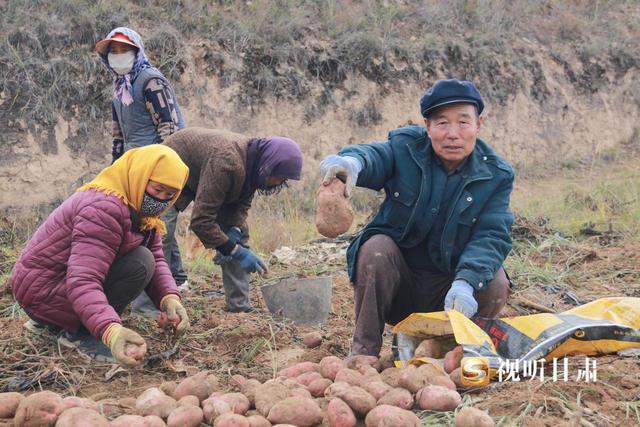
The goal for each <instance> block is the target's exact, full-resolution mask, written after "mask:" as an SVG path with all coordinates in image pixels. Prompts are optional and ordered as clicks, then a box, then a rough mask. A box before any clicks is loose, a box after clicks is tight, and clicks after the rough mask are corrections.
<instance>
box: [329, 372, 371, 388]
mask: <svg viewBox="0 0 640 427" xmlns="http://www.w3.org/2000/svg"><path fill="white" fill-rule="evenodd" d="M334 381H335V382H345V383H347V384H351V385H355V386H358V387H360V386H361V385H362V384H364V382H365V377H364V375H362V374H361V373H360V372H358V371H356V370H354V369H349V368H342V369H340V370H339V371H338V373H337V374H336V379H335V380H334Z"/></svg>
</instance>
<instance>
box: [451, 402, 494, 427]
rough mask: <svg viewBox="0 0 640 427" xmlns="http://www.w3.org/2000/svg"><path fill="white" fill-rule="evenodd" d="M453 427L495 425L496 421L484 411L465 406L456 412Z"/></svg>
mask: <svg viewBox="0 0 640 427" xmlns="http://www.w3.org/2000/svg"><path fill="white" fill-rule="evenodd" d="M454 423H455V427H495V425H496V422H495V421H493V418H491V417H490V416H489V414H487V413H486V412H484V411H481V410H480V409H478V408H473V407H471V406H465V407H463V408H461V409H460V412H458V413H457V414H456V418H455V421H454Z"/></svg>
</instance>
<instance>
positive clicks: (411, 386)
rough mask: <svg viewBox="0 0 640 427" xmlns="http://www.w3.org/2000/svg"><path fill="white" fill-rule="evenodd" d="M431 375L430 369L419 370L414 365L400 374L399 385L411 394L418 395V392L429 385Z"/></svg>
mask: <svg viewBox="0 0 640 427" xmlns="http://www.w3.org/2000/svg"><path fill="white" fill-rule="evenodd" d="M431 375H432V372H431V371H430V370H428V369H418V368H417V367H415V366H414V365H409V366H407V367H406V368H404V369H402V371H401V372H400V378H399V379H398V385H399V386H400V387H403V388H406V389H407V390H409V391H410V392H411V393H417V392H418V390H420V389H421V388H423V387H424V386H426V385H428V384H429V378H430V376H431Z"/></svg>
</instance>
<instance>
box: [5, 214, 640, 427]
mask: <svg viewBox="0 0 640 427" xmlns="http://www.w3.org/2000/svg"><path fill="white" fill-rule="evenodd" d="M514 231H515V233H516V235H519V236H520V238H522V237H523V236H529V237H530V236H531V235H535V234H538V235H539V234H540V233H545V232H548V230H544V229H543V227H540V226H537V225H536V224H531V223H522V222H521V223H520V224H519V225H517V226H516V227H515V229H514ZM516 237H517V236H516ZM601 237H602V236H600V237H594V238H593V239H592V240H588V241H587V242H586V243H584V244H583V245H581V246H579V247H578V246H568V247H566V248H564V249H562V250H556V251H554V253H553V254H546V255H545V256H543V255H542V254H541V256H540V259H537V260H536V259H532V260H531V262H534V263H540V264H544V263H549V262H551V263H553V264H554V265H572V266H573V268H574V269H575V270H576V271H577V272H578V274H577V277H581V278H584V280H581V281H580V283H576V284H575V286H574V287H572V288H571V289H568V288H566V289H559V288H558V287H554V286H549V285H545V284H544V283H536V282H535V279H532V278H530V277H525V276H524V275H519V274H518V271H512V276H513V277H512V279H513V281H514V282H515V284H516V287H515V292H514V294H513V295H512V298H511V300H510V302H509V303H508V306H507V307H506V309H505V312H504V315H505V316H514V315H524V314H532V313H536V312H539V311H541V310H545V308H548V309H549V310H551V311H563V310H566V309H569V308H571V307H574V306H576V305H579V304H580V303H584V302H589V301H592V300H594V299H597V298H599V297H604V296H612V295H615V296H623V295H627V296H635V297H639V296H640V285H638V276H639V275H640V271H638V270H637V269H636V266H637V265H638V261H639V259H638V258H640V255H639V254H640V248H639V247H636V246H622V245H617V244H616V242H615V241H613V242H611V241H609V240H606V239H605V240H603V239H602V238H601ZM345 248H346V241H338V242H332V243H329V242H314V243H311V244H309V245H307V246H305V247H301V248H295V249H291V250H288V249H286V248H285V249H283V250H280V251H277V252H276V254H275V255H274V256H273V257H272V259H271V260H270V262H271V264H270V266H271V273H270V278H269V279H268V280H267V281H269V282H270V281H276V280H278V279H279V278H282V277H290V276H316V275H327V274H330V275H331V277H332V279H333V289H332V290H333V293H332V304H331V310H330V313H329V317H328V320H327V322H326V323H325V324H324V326H322V327H321V328H320V331H321V333H322V335H323V342H322V344H321V345H320V347H318V348H315V349H311V350H310V349H306V348H305V346H304V345H303V344H302V336H303V334H304V333H306V332H309V331H311V330H312V328H308V327H298V326H295V325H293V324H292V323H291V322H289V321H286V320H284V319H282V318H277V317H272V316H271V315H270V314H269V312H268V310H267V308H266V306H265V303H264V301H263V299H262V297H261V295H260V291H259V289H258V286H253V287H252V291H251V297H252V301H253V303H254V305H255V306H256V307H257V308H258V309H259V310H260V312H259V313H251V314H245V313H243V314H230V313H226V312H225V311H223V307H224V297H223V295H222V292H221V290H222V283H221V278H220V277H219V275H217V274H214V275H213V277H211V275H210V274H209V275H205V274H202V273H200V272H198V271H196V270H194V271H192V272H190V273H191V276H190V283H191V286H190V291H189V292H188V293H186V294H185V296H184V299H185V301H186V303H185V305H186V306H187V308H188V311H189V314H190V316H191V330H190V331H189V333H188V334H187V335H186V336H184V337H182V338H180V339H176V338H175V337H173V336H171V335H168V334H166V333H164V332H163V331H161V330H159V329H158V328H157V327H156V326H155V322H154V321H152V320H148V319H145V318H142V317H132V316H129V315H126V316H125V317H124V323H125V325H126V326H129V327H132V328H134V329H136V330H138V331H139V332H140V333H141V334H142V335H143V336H144V337H145V339H146V340H147V343H148V346H149V352H148V355H149V357H148V359H147V361H146V363H145V365H144V367H142V368H140V369H137V370H132V371H124V370H117V369H115V367H114V366H113V365H111V364H105V363H96V362H90V361H88V360H85V359H84V358H83V357H82V356H80V355H79V354H78V353H76V352H75V351H74V350H69V349H66V348H61V347H60V346H59V345H58V344H57V343H56V342H55V340H54V339H52V338H51V337H39V336H34V335H32V334H29V333H27V332H26V331H25V330H24V329H23V327H22V323H23V322H24V321H25V320H26V319H27V318H26V317H25V316H15V317H13V318H9V316H6V310H7V309H5V316H3V317H2V320H1V321H0V351H1V354H2V356H1V358H2V365H1V366H0V387H2V389H3V391H10V390H23V391H28V390H32V389H46V390H54V391H56V392H59V393H61V394H63V395H78V396H83V397H91V398H93V399H96V400H98V399H103V398H108V397H123V396H137V395H138V394H139V393H140V392H142V391H143V390H144V389H146V388H148V387H150V386H153V385H159V384H160V383H162V382H163V381H170V380H178V379H180V378H183V377H185V376H187V375H191V374H193V373H196V372H198V371H202V370H209V371H212V372H213V373H215V374H216V375H217V376H218V377H219V378H220V379H221V382H222V383H223V384H228V381H229V379H230V377H231V375H233V374H238V373H239V374H243V375H245V376H247V377H253V378H256V379H259V380H260V381H264V380H267V379H269V378H271V377H272V376H273V375H274V373H275V372H277V371H279V370H280V369H282V368H284V367H286V366H288V365H291V364H293V363H294V362H298V361H314V362H317V361H319V360H320V359H321V358H322V357H324V356H327V355H337V356H339V357H345V356H346V355H347V354H348V352H349V342H350V338H351V332H352V327H353V295H352V291H351V288H350V285H349V283H348V280H347V277H346V273H345V272H344V264H343V263H344V250H345ZM293 255H297V256H295V257H294V256H293ZM549 255H550V256H549ZM296 260H297V261H296ZM590 272H599V273H597V274H592V273H590ZM582 273H584V274H582ZM263 282H264V280H263ZM521 284H526V285H521ZM255 285H257V283H255ZM0 304H1V305H0V306H1V307H10V306H11V296H10V295H9V293H8V291H6V292H5V293H4V294H3V295H2V299H1V300H0ZM383 351H384V352H389V351H390V334H386V336H385V345H384V349H383ZM583 361H584V358H583V357H580V356H575V357H572V358H571V359H570V371H571V372H572V378H570V379H569V381H567V382H563V381H558V382H553V381H552V380H551V378H547V379H546V380H545V381H543V382H541V381H539V380H534V381H521V382H492V384H491V385H490V386H489V387H488V388H486V389H484V390H482V391H481V392H476V393H472V394H469V395H468V396H467V397H465V399H464V400H463V402H466V403H467V404H471V403H472V404H473V405H474V406H476V407H479V408H481V409H486V410H488V411H489V413H490V414H491V416H493V417H494V419H496V421H497V422H498V425H526V426H557V425H575V426H579V425H582V426H601V425H602V426H604V425H607V426H609V425H612V426H619V425H638V424H640V407H639V405H638V403H637V402H638V400H639V399H640V363H639V359H638V357H637V356H636V357H622V356H618V355H607V356H602V357H599V358H597V380H596V381H595V382H589V383H585V382H583V381H576V380H575V378H573V374H574V373H575V372H576V370H577V369H578V367H579V366H580V363H583ZM634 401H635V403H626V402H634ZM420 415H421V416H422V417H423V420H424V423H425V425H442V424H447V423H449V422H451V421H452V419H453V418H452V417H449V418H447V417H444V418H443V417H442V416H437V417H436V416H435V415H433V414H429V413H424V412H423V413H421V414H420Z"/></svg>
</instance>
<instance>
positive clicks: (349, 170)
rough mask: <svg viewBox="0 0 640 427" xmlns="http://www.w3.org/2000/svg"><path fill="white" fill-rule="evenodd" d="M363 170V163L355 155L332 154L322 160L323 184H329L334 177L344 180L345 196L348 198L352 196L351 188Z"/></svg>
mask: <svg viewBox="0 0 640 427" xmlns="http://www.w3.org/2000/svg"><path fill="white" fill-rule="evenodd" d="M361 170H362V163H360V160H358V159H356V158H355V157H350V156H338V155H335V154H332V155H330V156H327V157H325V158H324V160H322V161H321V162H320V173H321V174H322V185H329V183H331V180H332V179H333V177H337V178H338V179H340V180H341V181H342V182H344V184H345V187H344V196H345V197H347V198H348V197H350V196H351V190H353V187H355V186H356V181H357V180H358V174H359V173H360V171H361Z"/></svg>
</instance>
